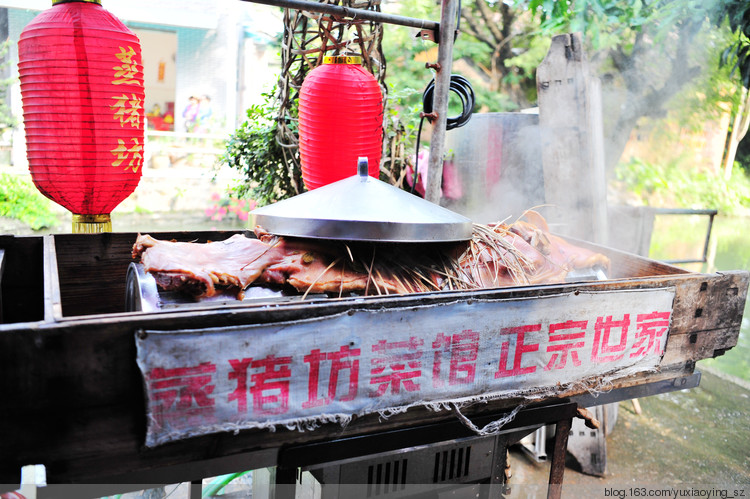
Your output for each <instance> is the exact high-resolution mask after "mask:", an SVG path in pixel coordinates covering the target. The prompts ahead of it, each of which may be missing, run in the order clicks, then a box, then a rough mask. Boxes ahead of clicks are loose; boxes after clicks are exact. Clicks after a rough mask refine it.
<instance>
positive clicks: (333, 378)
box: [136, 288, 675, 446]
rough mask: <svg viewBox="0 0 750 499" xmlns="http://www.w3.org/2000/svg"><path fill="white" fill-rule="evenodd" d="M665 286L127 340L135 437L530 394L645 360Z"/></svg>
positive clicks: (154, 439)
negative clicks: (136, 402)
mask: <svg viewBox="0 0 750 499" xmlns="http://www.w3.org/2000/svg"><path fill="white" fill-rule="evenodd" d="M674 294H675V293H674V289H673V288H665V289H648V290H618V291H598V292H575V293H567V294H560V295H554V296H545V297H539V298H524V299H511V300H487V301H483V300H464V301H456V302H452V303H447V304H439V305H425V306H419V307H413V308H391V309H381V310H352V311H350V312H349V313H343V314H339V315H334V316H328V317H325V318H318V319H310V320H303V321H296V322H283V323H275V324H263V325H246V326H236V327H229V328H209V329H199V330H178V331H144V332H142V333H141V334H139V335H138V336H137V338H136V342H137V348H138V365H139V367H140V369H141V372H142V374H143V377H144V381H145V387H146V397H147V411H148V434H147V440H146V445H148V446H154V445H158V444H161V443H165V442H169V441H172V440H177V439H181V438H186V437H190V436H196V435H202V434H208V433H214V432H218V431H228V430H239V429H245V428H257V427H269V426H273V425H276V424H282V425H298V424H302V425H304V424H306V423H310V422H314V421H330V420H337V419H338V420H345V419H346V418H348V417H351V416H352V415H355V414H357V415H362V414H366V413H373V412H379V411H386V412H388V411H389V410H392V409H400V408H405V407H409V406H414V405H423V404H428V403H434V402H447V401H460V400H466V399H472V398H477V397H503V396H508V397H511V396H513V395H514V394H515V395H519V394H520V393H521V392H525V393H534V392H539V391H540V390H544V389H550V388H555V387H556V386H559V385H565V384H568V383H572V382H581V381H584V380H587V379H590V378H594V377H598V376H601V375H604V374H612V373H617V372H620V371H622V372H625V371H627V373H628V374H631V373H634V372H639V371H644V370H650V369H653V368H654V367H655V366H657V365H658V364H659V362H660V360H661V357H662V354H663V352H664V347H665V344H666V341H667V336H668V331H669V326H670V322H671V314H672V305H673V301H674Z"/></svg>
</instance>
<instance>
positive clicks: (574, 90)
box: [537, 33, 607, 243]
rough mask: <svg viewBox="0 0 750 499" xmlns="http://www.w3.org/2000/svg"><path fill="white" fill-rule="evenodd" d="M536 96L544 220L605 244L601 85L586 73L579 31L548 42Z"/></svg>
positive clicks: (561, 229)
mask: <svg viewBox="0 0 750 499" xmlns="http://www.w3.org/2000/svg"><path fill="white" fill-rule="evenodd" d="M537 92H538V101H539V127H540V135H541V140H542V164H543V169H544V194H545V201H546V203H547V204H550V205H552V210H551V213H550V214H548V221H549V222H550V224H551V225H552V226H553V230H554V231H556V232H560V233H562V234H566V235H569V236H573V237H577V238H579V239H586V240H591V241H594V242H597V243H606V237H607V222H606V221H607V199H606V183H605V174H604V146H603V138H602V125H601V119H602V118H601V87H600V85H599V82H598V80H596V79H593V78H591V77H590V75H589V73H588V63H587V61H586V55H585V53H584V51H583V47H582V44H581V35H580V33H571V34H565V35H559V36H555V37H554V38H552V45H551V46H550V49H549V52H547V55H546V57H545V58H544V60H543V61H542V63H541V64H540V65H539V67H538V68H537Z"/></svg>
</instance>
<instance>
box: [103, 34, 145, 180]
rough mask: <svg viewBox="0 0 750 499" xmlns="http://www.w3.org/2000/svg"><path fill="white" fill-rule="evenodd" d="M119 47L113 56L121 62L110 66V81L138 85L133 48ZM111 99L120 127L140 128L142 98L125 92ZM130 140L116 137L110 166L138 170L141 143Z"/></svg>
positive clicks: (113, 114) (140, 160) (136, 64)
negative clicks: (113, 158)
mask: <svg viewBox="0 0 750 499" xmlns="http://www.w3.org/2000/svg"><path fill="white" fill-rule="evenodd" d="M119 49H120V52H119V53H117V54H115V57H117V59H118V60H119V61H120V63H121V64H120V65H119V66H114V67H113V68H112V69H113V70H114V79H113V80H112V83H113V84H114V85H139V84H140V81H139V80H138V79H136V76H137V75H138V72H139V71H138V61H136V60H135V58H134V56H135V55H136V52H135V50H134V49H133V47H130V46H128V47H127V48H125V47H119ZM112 99H113V100H114V102H115V103H114V104H112V105H110V106H109V107H110V109H111V110H112V118H113V119H114V120H117V121H119V122H120V127H123V128H124V127H125V125H126V124H128V125H130V126H131V127H133V128H140V126H141V115H140V112H141V110H142V109H143V101H142V99H140V98H138V97H137V96H136V95H135V94H133V93H131V94H130V96H128V94H126V93H123V94H121V95H113V96H112ZM130 140H131V141H132V144H126V143H125V141H124V140H123V139H117V147H115V148H114V149H112V150H110V152H111V153H112V155H113V156H115V160H114V161H112V166H114V167H122V165H123V164H124V165H125V170H133V172H138V169H139V168H140V167H141V165H142V164H143V144H141V143H140V141H139V140H138V139H137V138H132V139H130ZM128 145H130V147H128Z"/></svg>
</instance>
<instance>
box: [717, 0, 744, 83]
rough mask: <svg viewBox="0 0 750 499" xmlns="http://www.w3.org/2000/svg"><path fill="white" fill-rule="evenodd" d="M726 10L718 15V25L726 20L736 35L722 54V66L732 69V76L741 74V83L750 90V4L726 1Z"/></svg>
mask: <svg viewBox="0 0 750 499" xmlns="http://www.w3.org/2000/svg"><path fill="white" fill-rule="evenodd" d="M725 4H726V8H725V9H723V10H720V11H719V13H718V16H717V17H718V19H717V20H716V22H717V24H720V23H722V22H723V21H724V18H726V20H727V23H728V24H729V29H730V31H731V32H732V34H733V35H734V40H733V42H732V43H731V44H730V45H729V46H728V47H727V48H726V49H724V52H722V54H721V64H722V65H725V66H729V67H731V68H732V75H734V73H735V72H736V71H739V73H740V81H741V82H742V85H743V86H744V87H745V88H750V2H748V1H747V0H725Z"/></svg>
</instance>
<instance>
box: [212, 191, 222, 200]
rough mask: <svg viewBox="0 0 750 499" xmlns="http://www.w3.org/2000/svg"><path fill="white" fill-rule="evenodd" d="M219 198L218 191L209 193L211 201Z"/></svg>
mask: <svg viewBox="0 0 750 499" xmlns="http://www.w3.org/2000/svg"><path fill="white" fill-rule="evenodd" d="M219 199H221V195H220V194H219V193H218V192H214V193H213V194H211V201H218V200H219Z"/></svg>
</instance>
